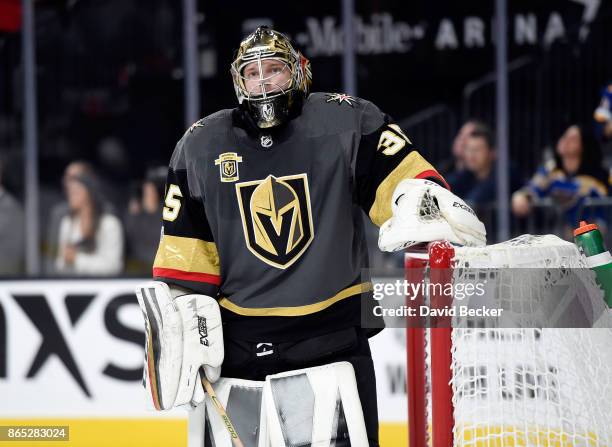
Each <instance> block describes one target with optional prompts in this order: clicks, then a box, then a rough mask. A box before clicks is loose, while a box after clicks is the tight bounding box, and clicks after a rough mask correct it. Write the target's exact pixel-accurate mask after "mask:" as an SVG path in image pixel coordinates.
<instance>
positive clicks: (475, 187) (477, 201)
mask: <svg viewBox="0 0 612 447" xmlns="http://www.w3.org/2000/svg"><path fill="white" fill-rule="evenodd" d="M463 159H464V162H465V172H466V175H465V176H463V177H462V179H463V183H462V184H461V185H460V189H461V190H462V195H461V197H462V198H463V199H464V200H466V201H468V202H469V203H470V204H472V205H473V206H474V207H476V208H478V207H479V206H482V205H489V204H491V203H493V202H495V201H496V200H497V172H496V169H495V160H496V154H495V143H494V139H493V133H492V132H491V130H490V129H489V128H488V127H487V126H484V125H482V126H480V127H478V128H476V129H475V130H474V131H473V132H472V133H471V134H470V135H469V137H468V138H467V140H466V143H465V151H464V155H463ZM508 171H509V176H510V191H511V192H512V191H516V190H517V189H518V188H519V187H520V186H521V182H520V178H519V175H518V173H517V171H516V168H515V167H514V166H512V165H510V166H509V167H508Z"/></svg>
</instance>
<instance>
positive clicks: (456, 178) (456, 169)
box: [440, 119, 488, 197]
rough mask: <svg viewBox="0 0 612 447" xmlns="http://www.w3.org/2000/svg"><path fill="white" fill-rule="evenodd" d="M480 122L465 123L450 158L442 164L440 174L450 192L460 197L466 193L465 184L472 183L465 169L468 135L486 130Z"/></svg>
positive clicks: (454, 143) (454, 142)
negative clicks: (448, 186)
mask: <svg viewBox="0 0 612 447" xmlns="http://www.w3.org/2000/svg"><path fill="white" fill-rule="evenodd" d="M487 128H488V127H487V125H486V124H485V123H483V122H482V121H478V120H475V119H471V120H468V121H466V122H465V123H464V124H463V126H461V129H459V132H457V135H456V136H455V139H454V140H453V147H452V155H453V156H452V158H451V159H449V160H446V161H445V162H443V163H442V169H441V170H440V173H441V174H442V175H444V177H445V178H446V181H447V182H448V184H449V185H450V187H451V190H452V191H453V192H454V193H455V194H457V195H458V196H460V197H462V196H463V194H464V193H465V191H466V188H465V186H466V183H471V182H473V180H474V179H473V176H472V174H471V173H470V172H468V171H466V169H465V147H466V144H467V141H468V138H469V137H470V135H471V134H472V133H473V132H474V131H477V130H479V131H480V130H483V129H487Z"/></svg>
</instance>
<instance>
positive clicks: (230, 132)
mask: <svg viewBox="0 0 612 447" xmlns="http://www.w3.org/2000/svg"><path fill="white" fill-rule="evenodd" d="M231 73H232V77H233V83H234V88H235V91H236V96H237V98H238V107H237V108H235V109H233V110H221V111H219V112H217V113H214V114H212V115H210V116H207V117H206V118H203V119H201V120H199V121H197V122H196V123H195V124H193V125H192V126H191V127H190V128H189V129H188V130H187V131H186V132H185V134H184V136H183V137H182V139H181V140H180V141H179V142H178V144H177V146H176V148H175V150H174V153H173V155H172V159H171V161H170V166H169V170H168V177H167V185H166V197H165V203H164V205H165V206H164V209H163V229H162V236H161V240H160V244H159V248H158V251H157V256H156V258H155V262H154V266H153V276H154V280H153V281H152V282H150V283H148V284H145V285H143V286H142V287H140V288H139V289H138V290H137V296H138V301H139V303H140V306H141V307H142V310H143V313H144V316H145V326H146V333H147V344H146V360H145V374H144V382H145V385H146V388H147V390H148V395H149V396H150V399H151V402H152V404H153V405H154V406H155V408H157V409H159V410H164V409H169V408H172V407H175V406H180V405H187V406H191V407H195V406H198V405H200V404H203V402H205V403H204V404H203V405H204V406H205V408H206V416H205V419H204V420H202V421H201V424H202V426H203V427H204V426H205V428H206V430H205V435H204V437H205V438H206V439H203V440H202V443H206V445H215V446H217V447H219V446H230V445H232V443H234V444H235V445H245V446H259V447H263V446H274V447H276V446H279V447H280V446H293V445H316V446H328V445H329V446H332V445H334V446H344V445H352V446H377V445H378V416H377V405H376V386H375V377H374V367H373V364H372V358H371V355H370V347H369V343H368V337H371V336H373V335H375V334H376V333H377V331H379V330H372V329H367V328H362V327H361V325H360V322H361V309H362V304H363V303H370V302H372V297H371V288H372V287H371V284H370V282H369V281H368V278H363V277H362V269H364V268H366V267H367V266H368V264H367V263H368V260H367V258H368V254H367V249H366V241H365V236H364V228H363V220H362V212H365V213H366V214H367V215H368V216H369V218H370V220H371V221H372V223H373V224H375V225H377V226H379V227H380V240H379V246H380V248H381V249H382V250H386V251H394V250H400V249H403V248H405V247H408V246H410V245H413V244H416V243H419V242H424V241H430V240H436V239H448V240H450V241H452V242H454V243H457V244H462V245H484V244H485V230H484V226H483V225H482V223H481V222H480V221H479V220H478V219H477V218H476V216H475V215H474V213H473V211H472V210H471V209H470V208H469V207H468V206H467V205H466V204H465V203H464V202H463V201H462V200H461V199H459V198H458V197H456V196H454V195H453V194H452V193H451V192H450V191H449V190H448V189H447V185H446V182H445V180H444V179H443V178H442V177H441V176H440V175H439V174H438V172H437V171H436V169H435V168H434V167H433V166H432V165H430V164H429V163H428V162H427V161H426V160H425V159H424V158H423V157H422V156H421V155H420V154H419V153H418V152H417V150H415V148H414V147H413V145H412V143H411V142H410V140H409V139H408V137H407V136H406V135H405V134H404V133H403V132H402V130H401V129H400V128H399V126H397V125H396V124H394V122H393V121H392V119H391V118H390V117H389V116H388V115H386V114H384V113H383V112H381V111H380V110H379V109H378V107H376V106H375V105H374V104H372V103H371V102H368V101H366V100H363V99H360V98H356V97H352V96H349V95H345V94H337V93H334V94H331V93H329V94H325V93H310V92H309V89H310V85H311V79H312V74H311V69H310V63H309V61H308V59H306V58H305V57H304V56H303V55H302V54H301V53H300V52H298V51H297V50H296V49H295V48H294V47H293V45H292V44H291V42H290V41H289V40H288V38H287V37H286V36H284V35H283V34H281V33H279V32H277V31H274V30H272V29H270V28H267V27H260V28H258V29H257V30H255V31H254V32H253V33H252V34H251V35H249V36H248V37H247V38H246V39H245V40H244V41H243V42H242V43H241V44H240V46H239V48H238V51H237V53H236V58H235V60H234V62H233V63H232V65H231ZM423 209H427V210H428V215H427V216H425V218H423V216H422V213H423ZM362 210H363V211H362ZM368 305H369V304H368ZM372 305H374V303H373V302H372ZM203 383H204V385H205V386H206V388H209V387H208V385H209V384H212V388H209V393H208V397H206V396H207V393H205V390H204V388H203V386H202V384H203Z"/></svg>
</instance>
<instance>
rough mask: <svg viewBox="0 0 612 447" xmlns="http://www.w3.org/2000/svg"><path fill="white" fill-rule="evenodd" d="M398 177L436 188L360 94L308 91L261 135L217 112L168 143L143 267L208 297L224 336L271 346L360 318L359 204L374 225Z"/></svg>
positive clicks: (237, 115) (362, 247)
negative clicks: (156, 240) (156, 220)
mask: <svg viewBox="0 0 612 447" xmlns="http://www.w3.org/2000/svg"><path fill="white" fill-rule="evenodd" d="M408 178H428V179H431V180H434V181H437V182H438V183H441V184H444V185H445V182H444V180H443V179H442V177H441V176H440V175H439V174H438V173H437V171H436V170H435V169H434V168H433V167H432V166H431V165H430V164H429V163H428V162H427V161H426V160H425V159H424V158H423V157H422V156H421V155H420V154H419V153H418V152H417V151H416V150H415V149H414V148H413V146H412V144H411V142H410V140H409V139H408V138H407V137H406V135H404V133H403V132H402V130H401V129H400V128H399V127H398V126H397V125H396V124H394V123H393V122H392V121H391V119H390V118H389V116H387V115H385V114H384V113H382V112H381V111H380V110H379V109H378V108H377V107H376V106H375V105H374V104H372V103H371V102H368V101H365V100H363V99H359V98H355V97H351V96H348V95H341V94H325V93H313V94H311V95H310V96H309V97H308V98H307V100H306V101H305V103H304V106H303V108H302V112H301V114H300V115H299V116H298V117H296V118H294V119H292V120H290V121H289V122H288V123H287V124H286V125H285V126H283V127H282V128H280V129H276V130H275V132H274V133H270V134H267V133H266V132H265V131H264V130H259V129H257V130H255V129H254V128H253V126H249V125H248V124H247V122H246V121H245V118H244V116H243V114H242V112H241V111H240V110H239V109H234V110H222V111H220V112H217V113H215V114H213V115H210V116H208V117H206V118H203V119H201V120H200V121H198V122H196V123H195V124H194V125H192V126H191V128H190V129H188V130H187V131H186V132H185V135H184V136H183V137H182V139H181V140H180V141H179V142H178V144H177V146H176V148H175V150H174V153H173V155H172V159H171V161H170V167H169V171H168V178H167V184H166V197H165V202H164V208H163V216H162V217H163V230H162V236H161V240H160V244H159V248H158V251H157V255H156V257H155V262H154V266H153V276H154V278H155V279H156V280H160V281H164V282H166V283H169V284H174V285H178V286H180V287H184V288H187V289H190V290H193V291H195V292H197V293H202V294H205V295H209V296H213V297H217V298H218V300H219V305H220V307H221V312H222V318H223V322H224V336H225V337H228V338H234V339H239V340H247V341H254V342H260V341H264V342H274V343H279V342H288V341H294V340H300V339H303V338H308V337H313V336H317V335H322V334H325V333H329V332H333V331H336V330H338V329H342V328H344V327H349V326H359V325H360V321H361V311H362V306H364V307H363V309H366V311H368V310H369V309H370V308H371V306H372V305H373V304H372V303H373V302H372V298H371V288H372V286H371V284H370V283H369V281H368V278H362V269H365V268H367V266H368V254H367V247H366V240H365V234H364V228H363V219H362V210H364V211H365V213H366V214H367V215H368V216H369V218H370V220H371V221H372V222H373V223H374V224H375V225H378V226H380V225H381V224H383V223H384V222H385V221H386V220H387V219H389V218H390V217H391V196H392V194H393V191H394V189H395V187H396V186H397V184H398V183H399V182H400V181H401V180H403V179H408ZM372 332H374V331H372Z"/></svg>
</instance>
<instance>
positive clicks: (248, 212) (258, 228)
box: [236, 174, 314, 269]
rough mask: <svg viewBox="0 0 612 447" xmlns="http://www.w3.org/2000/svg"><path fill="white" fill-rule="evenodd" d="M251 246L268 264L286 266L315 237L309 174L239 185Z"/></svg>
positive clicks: (246, 235) (245, 226) (246, 237)
mask: <svg viewBox="0 0 612 447" xmlns="http://www.w3.org/2000/svg"><path fill="white" fill-rule="evenodd" d="M236 195H237V197H238V205H239V206H240V216H241V218H242V227H243V230H244V238H245V241H246V245H247V247H248V249H249V250H250V251H251V252H252V253H253V254H254V255H255V256H257V257H258V258H259V259H261V260H262V261H264V262H265V263H267V264H269V265H271V266H273V267H276V268H280V269H285V268H287V267H289V266H290V265H291V264H293V263H294V262H295V261H297V260H298V259H299V257H300V256H301V255H302V254H303V253H304V252H305V251H306V249H307V248H308V246H309V245H310V243H311V242H312V239H313V237H314V227H313V223H312V213H311V206H310V192H309V190H308V177H307V176H306V174H298V175H289V176H285V177H274V176H272V175H269V176H268V177H267V178H265V179H264V180H255V181H252V182H243V183H238V184H236Z"/></svg>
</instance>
